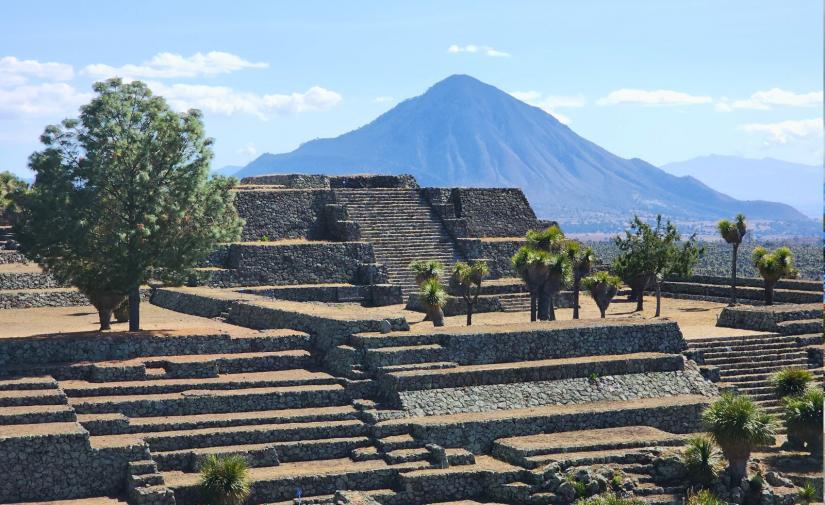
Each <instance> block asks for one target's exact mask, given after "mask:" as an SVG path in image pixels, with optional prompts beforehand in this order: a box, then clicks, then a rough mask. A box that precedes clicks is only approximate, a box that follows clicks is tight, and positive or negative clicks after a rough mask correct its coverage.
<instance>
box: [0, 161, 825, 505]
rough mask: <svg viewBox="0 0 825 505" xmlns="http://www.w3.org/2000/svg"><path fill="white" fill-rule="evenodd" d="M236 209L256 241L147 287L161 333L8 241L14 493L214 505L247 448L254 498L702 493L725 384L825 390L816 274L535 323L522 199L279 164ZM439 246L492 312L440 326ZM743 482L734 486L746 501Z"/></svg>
mask: <svg viewBox="0 0 825 505" xmlns="http://www.w3.org/2000/svg"><path fill="white" fill-rule="evenodd" d="M235 205H236V207H237V209H238V211H239V213H240V215H241V217H242V218H243V219H244V220H245V226H244V229H243V236H242V239H241V241H239V242H237V243H230V244H222V245H220V246H219V247H218V248H217V249H216V250H215V251H214V253H213V254H212V255H211V256H210V257H209V258H208V259H206V260H205V261H204V263H203V265H202V267H201V268H199V269H198V275H197V276H194V277H193V278H192V279H191V280H190V282H189V283H188V285H184V286H177V287H171V286H151V287H150V286H147V287H146V288H145V289H144V294H145V297H146V299H147V300H148V303H147V304H146V305H149V307H148V309H147V315H146V316H145V321H146V327H145V329H144V331H141V332H139V333H128V332H125V331H120V329H119V328H122V326H116V328H115V330H114V331H109V332H97V331H92V328H94V326H92V325H91V324H89V322H91V321H94V317H93V315H90V312H94V311H93V310H90V307H88V305H89V304H88V300H86V299H85V298H84V297H83V296H82V295H81V294H80V293H79V292H78V291H76V290H75V289H74V288H72V287H69V286H61V285H59V284H58V283H57V282H55V280H54V279H53V278H52V277H51V276H50V275H49V274H47V273H45V272H43V271H42V270H41V269H40V268H39V267H38V266H37V265H35V264H32V263H27V262H26V261H25V258H24V257H23V256H22V255H20V254H19V253H18V252H16V251H15V250H14V248H13V247H9V248H6V249H3V250H0V503H19V502H24V503H25V502H59V503H61V504H77V505H80V504H87V503H88V504H93V505H114V504H118V503H120V504H123V503H129V504H131V505H172V504H177V505H199V504H202V503H205V498H204V496H203V490H202V489H201V486H200V480H199V468H200V465H201V463H202V462H203V461H204V459H205V458H207V457H208V456H210V455H219V456H224V455H242V456H244V457H245V458H246V460H247V462H248V464H249V466H250V467H251V469H250V473H249V475H250V482H251V494H250V496H249V498H248V500H247V501H246V503H249V504H254V505H258V504H269V505H286V504H303V505H310V504H313V505H322V504H333V503H350V504H362V505H365V504H372V505H376V504H380V505H407V504H408V505H434V504H440V505H448V504H450V505H459V504H463V505H472V504H476V505H479V504H489V505H493V504H501V505H503V504H512V505H515V504H557V505H566V504H569V503H573V502H574V501H575V500H576V499H577V498H580V497H583V496H592V495H594V494H598V493H602V492H605V491H612V492H614V493H617V494H623V495H629V496H635V497H637V498H639V499H641V500H644V501H645V502H647V503H663V504H664V503H668V504H669V503H674V504H680V503H683V501H684V499H685V494H686V490H687V486H688V479H687V475H686V473H685V468H684V465H682V464H681V463H680V458H679V455H680V451H681V447H682V446H683V444H684V442H685V440H686V439H687V438H688V437H689V436H691V435H692V434H695V433H699V432H702V431H703V425H702V419H701V414H702V411H703V410H704V409H705V408H706V407H707V406H708V405H709V404H710V403H711V402H713V401H714V399H716V398H717V397H718V396H719V395H720V393H722V392H725V391H738V392H740V393H743V394H747V395H749V396H751V397H752V398H753V399H754V400H755V401H756V402H757V403H758V404H759V405H760V406H762V407H764V408H765V409H766V410H767V411H768V412H772V413H778V412H779V411H780V410H781V407H780V405H781V404H780V402H779V400H778V398H777V397H776V394H775V392H774V389H773V387H772V386H771V382H770V377H771V375H772V374H773V373H774V372H776V371H778V370H781V369H783V368H788V367H800V368H805V369H808V370H810V371H811V372H812V373H813V375H814V377H815V378H816V381H817V384H819V385H821V383H822V373H823V351H822V350H823V333H822V330H823V324H822V321H823V314H822V297H823V294H822V284H821V282H818V281H804V280H785V281H781V282H780V284H779V285H778V286H777V290H776V301H777V304H776V305H773V306H764V305H761V303H760V302H759V301H760V300H761V287H760V286H761V284H759V283H758V281H757V280H756V279H741V280H740V288H739V296H740V299H741V301H742V304H741V305H738V306H735V307H725V306H724V305H725V303H726V302H727V297H728V293H729V291H728V290H729V289H730V288H729V286H728V282H729V281H728V279H727V278H721V277H710V276H702V277H700V276H694V277H692V278H688V279H672V280H668V281H666V282H665V283H664V284H663V286H662V290H663V293H664V296H665V297H666V298H667V304H669V306H670V307H671V309H670V310H671V311H670V312H668V313H666V314H665V316H667V317H662V318H652V317H641V316H640V315H639V314H633V313H632V309H633V307H634V306H635V303H627V302H625V301H624V298H626V295H627V291H626V290H622V291H620V293H619V297H618V298H617V300H616V302H615V303H614V304H613V305H612V306H611V311H610V312H609V317H607V318H606V319H599V317H598V311H597V310H596V308H595V305H594V304H593V302H592V300H590V298H589V297H588V296H585V295H583V296H582V298H581V302H580V303H581V305H582V311H583V317H582V319H580V320H572V319H571V317H570V316H569V313H568V312H564V311H566V310H567V309H569V308H570V307H571V306H572V304H573V301H572V298H571V297H570V293H568V292H567V291H562V292H561V293H560V294H559V295H558V296H557V297H556V300H555V306H556V307H557V308H558V309H559V311H560V312H561V313H562V314H561V316H560V317H559V319H558V320H556V321H540V322H530V321H529V314H527V312H526V311H529V308H530V299H529V296H528V294H527V292H526V291H525V287H524V283H523V282H522V280H521V279H520V278H519V277H518V276H517V274H516V272H515V271H514V270H513V267H512V264H511V261H510V260H511V257H512V256H513V254H514V253H515V252H516V250H517V249H518V248H519V247H520V246H521V245H522V244H523V243H524V240H525V239H524V236H525V233H526V232H527V231H528V230H531V229H542V228H546V227H547V226H548V225H550V224H551V223H550V222H548V221H542V220H540V219H537V217H536V215H535V213H534V212H533V210H532V209H531V207H530V205H529V204H528V202H527V200H526V198H525V196H524V195H523V194H522V192H521V191H520V190H518V189H502V188H451V189H447V188H422V187H419V185H418V184H417V182H416V181H415V179H414V178H412V177H410V176H384V175H353V176H348V177H328V176H308V175H267V176H258V177H252V178H248V179H244V180H243V181H241V184H240V185H239V186H238V187H237V189H236V200H235ZM0 233H2V236H0V242H4V241H5V242H8V243H9V244H12V243H13V236H12V235H11V232H10V229H9V228H8V227H4V228H2V231H0ZM0 249H2V247H0ZM422 259H423V260H428V259H435V260H439V261H441V262H442V263H443V264H444V265H445V266H446V268H447V269H449V268H451V267H452V265H454V264H455V263H456V262H457V261H469V260H475V259H483V260H485V261H486V262H487V265H488V266H489V268H490V275H489V278H488V279H486V280H485V281H484V282H483V284H482V288H481V293H480V296H479V301H478V304H477V307H476V312H477V315H476V319H475V320H474V324H473V325H472V326H466V325H465V324H464V318H463V317H462V316H463V314H464V313H465V311H466V307H465V304H464V302H463V300H462V299H461V297H460V295H459V294H458V293H457V292H456V291H455V290H454V289H452V288H450V287H448V297H447V301H446V305H445V307H444V313H445V316H446V318H447V320H448V321H447V324H446V325H445V326H443V327H434V326H433V325H432V323H430V322H429V321H425V320H424V314H423V312H422V308H421V300H420V299H419V297H418V291H417V286H416V282H415V278H414V274H413V273H412V272H411V271H410V268H409V265H410V263H411V262H412V261H414V260H422ZM153 314H154V315H153ZM50 318H51V319H50ZM153 318H154V319H153ZM13 320H18V321H23V322H25V323H26V324H27V325H28V326H27V328H29V327H30V328H32V329H31V330H24V329H23V326H22V325H17V326H15V325H14V324H12V321H13ZM52 320H54V321H55V322H54V323H50V321H52ZM81 320H82V321H85V322H86V323H84V324H86V326H83V325H82V324H80V323H79V322H78V321H81ZM4 325H5V326H6V328H5V329H3V326H4ZM780 437H782V435H781V434H780ZM752 464H753V465H756V466H755V468H756V467H758V469H759V471H760V472H763V473H764V478H765V484H764V485H765V489H764V491H763V494H762V501H761V502H760V503H764V504H765V505H773V504H790V503H793V502H794V500H795V498H796V493H797V488H798V487H799V486H802V485H804V484H805V483H809V482H812V483H814V485H815V486H817V487H818V490H819V492H820V493H821V490H822V475H821V470H820V469H819V468H821V467H818V466H817V464H816V463H815V462H814V461H813V460H812V458H810V457H808V456H806V455H805V454H804V451H794V450H791V449H788V450H784V449H782V448H780V447H779V442H778V443H777V445H776V446H774V447H771V448H766V449H764V450H761V451H760V452H758V453H757V454H755V456H754V462H752ZM819 465H821V463H819ZM743 485H744V484H741V483H738V482H737V483H731V482H723V483H718V484H717V487H718V488H719V489H717V490H716V491H717V492H718V493H719V494H720V495H721V496H725V497H726V498H727V499H728V500H730V501H732V502H736V500H737V496H738V499H739V501H738V502H736V503H742V499H743V498H742V493H744V492H748V490H747V489H744V490H743ZM737 493H738V494H737Z"/></svg>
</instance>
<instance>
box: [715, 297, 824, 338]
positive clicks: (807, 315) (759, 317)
mask: <svg viewBox="0 0 825 505" xmlns="http://www.w3.org/2000/svg"><path fill="white" fill-rule="evenodd" d="M795 319H822V305H821V304H818V303H811V304H806V305H770V306H765V305H761V306H752V307H745V306H737V307H725V308H723V309H722V312H721V313H720V314H719V318H718V319H717V320H716V326H723V327H727V328H739V329H743V330H756V331H771V332H775V331H779V327H778V326H777V323H781V322H783V321H790V320H795Z"/></svg>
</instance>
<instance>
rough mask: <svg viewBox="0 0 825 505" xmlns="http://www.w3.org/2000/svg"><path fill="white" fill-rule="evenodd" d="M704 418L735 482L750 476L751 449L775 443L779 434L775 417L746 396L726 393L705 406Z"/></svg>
mask: <svg viewBox="0 0 825 505" xmlns="http://www.w3.org/2000/svg"><path fill="white" fill-rule="evenodd" d="M702 420H703V421H704V423H705V426H706V428H707V430H708V433H709V434H710V435H711V436H712V437H713V440H714V441H715V442H716V444H717V445H719V447H720V448H721V449H722V454H723V455H724V456H725V459H727V460H728V472H729V473H730V476H731V480H732V481H733V482H739V481H740V480H742V477H745V476H746V475H747V464H748V459H749V458H750V455H751V451H753V449H755V448H756V447H761V446H765V445H770V444H772V443H773V441H774V434H775V433H776V427H775V422H774V419H773V417H771V416H770V414H768V413H767V412H765V411H763V410H762V409H760V408H759V407H758V406H757V405H756V404H755V403H754V402H753V400H751V399H750V398H749V397H747V396H744V395H734V394H730V393H726V394H723V395H722V397H721V398H720V399H718V400H716V401H715V402H713V403H712V404H711V405H710V406H709V407H708V408H706V409H705V411H704V412H703V413H702Z"/></svg>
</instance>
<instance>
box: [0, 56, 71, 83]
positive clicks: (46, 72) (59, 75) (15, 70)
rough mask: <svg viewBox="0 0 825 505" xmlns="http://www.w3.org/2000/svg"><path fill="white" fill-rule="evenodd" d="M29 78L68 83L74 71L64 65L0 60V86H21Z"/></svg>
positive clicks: (12, 57) (12, 58)
mask: <svg viewBox="0 0 825 505" xmlns="http://www.w3.org/2000/svg"><path fill="white" fill-rule="evenodd" d="M29 77H36V78H38V79H43V80H47V81H69V80H71V79H72V78H73V77H74V69H73V68H72V66H71V65H67V64H65V63H54V62H46V63H41V62H39V61H37V60H18V59H17V58H15V57H14V56H4V57H2V58H0V86H22V85H23V84H25V83H26V82H27V80H28V78H29Z"/></svg>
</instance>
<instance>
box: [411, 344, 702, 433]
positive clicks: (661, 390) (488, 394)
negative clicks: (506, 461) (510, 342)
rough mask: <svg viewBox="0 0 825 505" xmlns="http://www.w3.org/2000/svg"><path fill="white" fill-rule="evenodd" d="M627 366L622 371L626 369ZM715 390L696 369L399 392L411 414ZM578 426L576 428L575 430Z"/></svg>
mask: <svg viewBox="0 0 825 505" xmlns="http://www.w3.org/2000/svg"><path fill="white" fill-rule="evenodd" d="M677 357H678V356H677ZM631 370H632V368H629V369H628V370H627V371H626V372H630V371H631ZM683 394H684V395H686V394H703V395H705V396H709V397H710V396H713V395H715V394H717V391H716V389H715V388H714V387H713V385H712V384H711V383H709V382H707V381H705V380H704V379H703V378H702V376H701V375H700V374H699V372H698V370H695V369H688V370H685V371H673V372H649V373H621V374H620V375H605V376H598V377H597V378H589V377H577V378H571V379H561V380H543V381H531V382H517V383H507V384H488V385H480V386H462V387H455V388H445V389H422V390H417V391H416V390H410V391H401V392H399V393H398V397H399V400H400V406H401V408H403V409H404V410H405V411H407V412H409V413H410V414H411V415H413V416H433V415H444V414H460V413H465V412H487V411H493V410H508V409H522V408H528V407H540V406H543V405H575V404H581V403H585V402H596V401H620V400H635V399H639V398H660V397H666V396H673V395H683ZM577 429H581V428H577Z"/></svg>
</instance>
